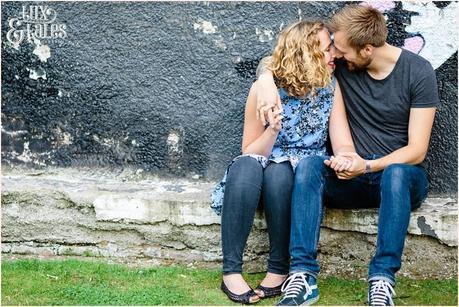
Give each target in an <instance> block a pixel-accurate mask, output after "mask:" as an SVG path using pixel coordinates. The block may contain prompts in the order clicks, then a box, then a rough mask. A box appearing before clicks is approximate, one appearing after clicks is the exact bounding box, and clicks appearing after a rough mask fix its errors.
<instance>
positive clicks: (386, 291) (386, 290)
mask: <svg viewBox="0 0 459 307" xmlns="http://www.w3.org/2000/svg"><path fill="white" fill-rule="evenodd" d="M392 295H395V291H394V288H392V286H391V284H390V283H388V282H387V281H385V280H378V281H376V282H374V283H372V285H371V288H370V297H369V298H368V299H369V301H370V305H371V306H386V300H387V298H389V306H394V301H393V300H392Z"/></svg>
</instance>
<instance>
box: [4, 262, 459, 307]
mask: <svg viewBox="0 0 459 307" xmlns="http://www.w3.org/2000/svg"><path fill="white" fill-rule="evenodd" d="M245 277H246V279H247V281H248V282H249V284H250V285H251V286H252V287H255V286H256V285H257V282H259V281H260V280H261V279H262V278H263V274H246V275H245ZM220 281H221V274H220V272H219V271H217V270H214V271H211V270H203V269H188V268H183V267H176V266H171V267H157V268H128V267H126V266H122V265H113V264H106V263H102V262H89V261H78V260H65V261H57V260H54V261H43V260H4V261H2V289H1V290H2V292H1V294H2V299H1V304H2V305H159V304H161V305H234V304H233V303H232V302H231V301H229V300H228V299H227V298H226V296H225V295H224V294H223V293H222V292H221V291H220V289H219V287H220ZM366 286H367V285H366V282H364V281H358V280H344V279H338V278H325V279H319V289H320V295H321V298H320V300H319V303H318V304H319V305H364V304H365V303H366V302H365V301H366ZM396 292H397V294H398V295H397V296H398V298H396V299H395V303H396V304H397V305H454V306H457V280H410V279H403V278H400V279H399V280H398V284H397V287H396ZM276 301H277V298H275V299H269V300H263V301H262V302H261V303H258V305H274V304H275V302H276Z"/></svg>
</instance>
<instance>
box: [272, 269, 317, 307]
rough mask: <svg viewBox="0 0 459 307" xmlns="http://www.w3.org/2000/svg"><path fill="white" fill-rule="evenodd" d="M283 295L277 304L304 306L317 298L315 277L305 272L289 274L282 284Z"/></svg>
mask: <svg viewBox="0 0 459 307" xmlns="http://www.w3.org/2000/svg"><path fill="white" fill-rule="evenodd" d="M282 292H283V293H284V296H283V297H282V299H281V300H280V301H279V303H277V306H306V305H311V304H313V303H315V302H317V301H318V300H319V289H318V288H317V281H316V279H315V278H314V277H313V276H311V275H308V274H307V273H294V274H292V275H290V276H289V277H288V278H287V280H286V281H285V282H284V285H283V286H282Z"/></svg>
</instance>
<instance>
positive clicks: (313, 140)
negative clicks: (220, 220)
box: [210, 78, 336, 215]
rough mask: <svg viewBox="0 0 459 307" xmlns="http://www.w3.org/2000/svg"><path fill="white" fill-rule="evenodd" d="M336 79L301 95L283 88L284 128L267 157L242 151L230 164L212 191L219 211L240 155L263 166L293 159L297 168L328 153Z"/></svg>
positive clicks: (214, 205)
mask: <svg viewBox="0 0 459 307" xmlns="http://www.w3.org/2000/svg"><path fill="white" fill-rule="evenodd" d="M335 84H336V79H335V78H332V82H331V83H330V85H329V86H327V87H324V88H320V89H317V90H316V93H315V94H314V95H312V94H311V93H308V94H307V95H305V97H302V98H297V97H292V96H288V94H287V92H286V91H285V90H284V89H283V88H280V89H279V95H280V98H281V101H282V107H283V109H284V110H283V113H282V115H283V116H284V118H283V119H282V130H281V131H280V132H279V134H278V135H277V139H276V142H275V143H274V146H273V149H272V152H271V155H270V156H269V157H268V158H266V157H264V156H261V155H256V154H245V155H239V156H237V157H236V158H234V159H233V160H232V161H231V163H230V164H229V165H228V167H227V169H226V171H225V174H224V176H223V179H222V180H221V181H220V182H219V183H218V184H217V185H216V187H215V188H214V190H213V191H212V193H211V205H210V207H211V208H212V209H213V210H214V212H215V213H216V214H217V215H221V212H222V208H223V198H224V193H225V184H226V177H227V175H228V170H229V168H230V167H231V165H232V164H233V163H234V162H235V161H236V160H237V159H239V158H241V157H245V156H249V157H251V158H254V159H256V160H257V161H258V162H259V163H260V164H261V166H262V167H263V168H266V166H268V164H269V163H281V162H285V161H289V162H290V164H291V165H292V168H293V170H294V171H295V168H296V166H297V165H298V162H299V161H300V160H301V159H302V158H304V157H308V156H324V155H325V154H326V145H325V142H326V141H327V136H328V120H329V117H330V112H331V109H332V105H333V97H334V90H335Z"/></svg>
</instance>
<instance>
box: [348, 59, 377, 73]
mask: <svg viewBox="0 0 459 307" xmlns="http://www.w3.org/2000/svg"><path fill="white" fill-rule="evenodd" d="M361 59H362V61H361V62H360V63H355V62H349V61H346V65H347V69H349V70H350V71H362V70H365V69H366V68H367V67H368V65H370V63H371V58H367V59H363V58H361Z"/></svg>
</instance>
